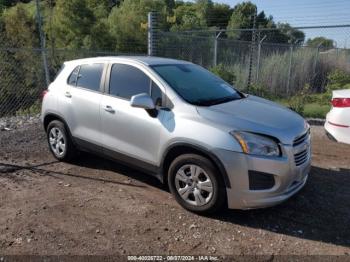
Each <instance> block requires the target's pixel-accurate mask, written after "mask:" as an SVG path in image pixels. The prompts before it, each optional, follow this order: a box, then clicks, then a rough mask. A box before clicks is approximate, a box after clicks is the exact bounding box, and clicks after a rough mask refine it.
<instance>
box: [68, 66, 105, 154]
mask: <svg viewBox="0 0 350 262" xmlns="http://www.w3.org/2000/svg"><path fill="white" fill-rule="evenodd" d="M104 68H105V65H104V64H103V63H93V64H82V65H79V66H77V67H75V69H74V70H73V71H72V73H71V75H70V76H69V78H68V80H67V85H66V86H65V89H64V90H63V92H64V94H63V99H62V100H61V112H62V113H63V115H64V116H63V117H64V119H65V120H66V122H67V124H68V126H69V128H70V131H71V133H72V136H73V137H74V139H75V140H76V142H78V143H79V144H81V145H82V146H84V147H92V148H91V149H96V148H95V146H94V145H101V139H102V137H101V122H100V121H101V118H100V102H101V98H102V93H101V90H102V86H103V83H102V82H103V81H102V80H103V74H104ZM99 149H100V148H99Z"/></svg>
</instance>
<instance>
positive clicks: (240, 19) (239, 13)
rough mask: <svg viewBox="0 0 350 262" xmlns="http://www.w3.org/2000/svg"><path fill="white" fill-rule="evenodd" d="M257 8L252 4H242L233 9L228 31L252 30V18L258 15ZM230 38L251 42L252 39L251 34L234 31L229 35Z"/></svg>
mask: <svg viewBox="0 0 350 262" xmlns="http://www.w3.org/2000/svg"><path fill="white" fill-rule="evenodd" d="M256 10H257V7H256V5H255V4H253V3H252V2H250V1H249V2H242V3H239V4H237V5H236V6H235V7H234V8H233V13H232V16H231V18H230V21H229V24H228V26H227V29H229V30H234V29H238V28H252V17H253V15H254V14H255V13H256ZM227 34H228V36H229V37H231V38H234V39H240V40H245V41H250V40H251V39H252V37H251V35H252V34H251V32H238V31H232V32H228V33H227Z"/></svg>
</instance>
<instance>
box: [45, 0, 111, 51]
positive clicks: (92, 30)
mask: <svg viewBox="0 0 350 262" xmlns="http://www.w3.org/2000/svg"><path fill="white" fill-rule="evenodd" d="M108 8H109V1H108V0H102V1H97V0H70V1H67V0H57V2H56V6H55V12H54V15H53V19H52V20H53V22H52V28H51V30H47V31H48V33H49V38H50V39H54V41H53V42H54V45H55V46H56V47H59V48H71V49H80V48H85V49H111V48H112V43H113V39H112V37H111V36H110V34H109V30H108V23H107V16H108V13H109V10H108Z"/></svg>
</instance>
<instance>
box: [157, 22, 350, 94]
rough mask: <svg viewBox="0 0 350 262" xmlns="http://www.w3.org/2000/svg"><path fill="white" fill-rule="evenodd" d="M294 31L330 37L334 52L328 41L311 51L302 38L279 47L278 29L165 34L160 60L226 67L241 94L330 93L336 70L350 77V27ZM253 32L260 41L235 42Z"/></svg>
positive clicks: (313, 47) (161, 41)
mask: <svg viewBox="0 0 350 262" xmlns="http://www.w3.org/2000/svg"><path fill="white" fill-rule="evenodd" d="M293 29H295V30H300V31H302V32H304V34H305V38H309V37H310V38H314V37H316V36H325V37H327V38H331V39H337V40H334V41H333V46H331V47H330V46H325V45H323V44H322V42H320V43H319V45H318V46H308V45H306V41H304V39H298V38H296V39H291V40H292V43H275V42H273V41H277V40H279V39H280V38H281V37H282V36H283V34H282V32H279V31H278V30H277V29H273V30H266V29H260V30H254V31H253V30H251V29H244V30H234V31H233V32H230V31H225V30H222V31H188V32H181V33H180V32H176V33H175V32H159V43H158V49H157V55H159V56H164V57H171V58H178V59H183V60H188V61H192V62H194V63H197V64H200V65H202V66H204V67H206V68H212V67H215V66H216V65H222V66H224V67H225V68H226V69H227V70H228V71H230V72H232V73H233V74H234V79H233V83H234V84H235V86H236V87H238V88H239V89H241V90H247V89H248V88H250V89H253V88H257V89H259V90H263V92H267V93H270V94H271V95H274V96H279V97H286V98H288V97H290V96H293V95H295V94H297V93H298V92H300V91H301V90H303V89H304V88H305V87H308V88H309V89H310V91H311V92H322V91H324V89H325V86H326V84H327V75H328V74H329V72H331V71H332V70H335V69H341V70H344V71H347V72H350V49H347V43H349V44H350V39H349V41H347V39H348V38H349V37H350V26H339V27H312V28H293ZM289 30H292V29H289ZM253 33H255V34H256V35H257V37H256V41H254V42H252V41H244V40H240V39H235V38H239V37H238V36H241V38H250V37H251V36H252V34H253ZM249 34H250V35H249ZM242 35H243V37H242ZM337 45H338V47H337ZM341 45H343V47H342V48H340V46H341ZM248 91H249V90H248Z"/></svg>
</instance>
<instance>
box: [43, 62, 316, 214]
mask: <svg viewBox="0 0 350 262" xmlns="http://www.w3.org/2000/svg"><path fill="white" fill-rule="evenodd" d="M42 121H43V124H44V127H45V130H46V132H47V139H48V143H49V148H50V150H51V152H52V153H53V155H54V156H55V157H56V158H57V159H59V160H62V161H66V160H69V159H71V158H72V157H73V156H74V155H75V154H76V153H77V152H78V151H79V150H83V151H90V152H94V153H96V154H98V155H103V156H106V157H109V158H113V159H116V160H118V161H120V162H122V163H125V164H129V165H132V166H133V167H137V168H139V169H141V170H142V171H144V172H145V173H148V174H151V175H154V176H156V177H157V178H159V179H160V180H161V181H162V182H164V183H168V185H169V188H170V191H171V192H172V194H173V195H174V197H175V199H176V200H177V201H178V203H179V204H180V205H181V206H183V207H184V208H186V209H188V210H191V211H194V212H197V213H208V212H214V211H216V210H218V209H219V208H221V207H223V206H227V207H229V208H234V209H249V208H261V207H268V206H272V205H275V204H278V203H280V202H282V201H284V200H286V199H287V198H289V197H290V196H292V195H294V194H295V193H297V192H298V191H299V190H300V189H301V188H302V187H303V186H304V185H305V183H306V180H307V177H308V173H309V170H310V160H311V152H310V131H309V126H308V124H307V123H306V121H305V120H304V119H303V118H302V117H300V116H299V115H298V114H296V113H295V112H293V111H291V110H289V109H287V108H284V107H282V106H280V105H277V104H275V103H273V102H270V101H268V100H265V99H262V98H259V97H256V96H252V95H247V94H243V93H241V92H239V91H238V90H235V89H234V88H233V87H232V86H231V85H229V84H228V83H226V82H225V81H223V80H222V79H220V78H218V77H217V76H215V75H213V74H211V73H210V72H208V71H207V70H205V69H204V68H202V67H200V66H198V65H195V64H192V63H189V62H185V61H179V60H173V59H165V58H156V57H98V58H88V59H81V60H74V61H69V62H65V63H64V65H63V68H62V70H61V72H60V73H59V74H58V76H57V78H56V79H55V81H54V82H53V83H52V84H51V85H50V86H49V88H48V90H47V91H46V92H45V95H44V98H43V106H42Z"/></svg>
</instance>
